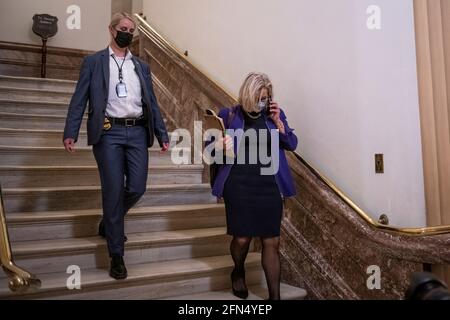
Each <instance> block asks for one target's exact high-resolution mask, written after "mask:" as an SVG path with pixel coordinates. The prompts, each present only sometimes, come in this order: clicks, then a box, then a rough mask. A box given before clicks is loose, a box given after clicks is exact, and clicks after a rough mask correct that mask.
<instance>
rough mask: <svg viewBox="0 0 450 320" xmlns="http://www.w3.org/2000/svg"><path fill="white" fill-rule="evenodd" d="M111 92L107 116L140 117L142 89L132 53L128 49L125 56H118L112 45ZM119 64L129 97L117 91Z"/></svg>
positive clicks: (110, 62) (110, 51) (110, 52)
mask: <svg viewBox="0 0 450 320" xmlns="http://www.w3.org/2000/svg"><path fill="white" fill-rule="evenodd" d="M109 56H110V58H109V92H108V103H107V105H106V116H108V117H112V118H139V117H140V116H142V115H143V111H142V91H141V90H142V89H141V83H140V82H139V77H138V75H137V73H136V70H135V67H134V63H133V61H132V60H131V57H132V54H131V52H130V51H129V50H127V54H126V56H125V62H124V61H123V59H124V58H119V57H116V55H115V54H114V52H113V50H112V49H111V47H109ZM113 57H114V58H115V59H116V61H117V63H118V64H119V66H122V63H123V66H122V76H123V80H122V82H123V83H125V85H126V87H127V97H125V98H119V97H118V96H117V93H116V86H117V84H118V83H119V82H120V81H119V67H118V66H117V64H116V62H115V61H114V58H113Z"/></svg>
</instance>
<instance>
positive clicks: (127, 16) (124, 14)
mask: <svg viewBox="0 0 450 320" xmlns="http://www.w3.org/2000/svg"><path fill="white" fill-rule="evenodd" d="M122 19H128V20H130V21H131V22H133V24H134V29H136V28H137V26H138V23H137V21H136V19H135V18H134V17H133V16H132V15H131V14H129V13H128V12H117V13H115V14H114V15H113V16H112V18H111V23H110V24H109V26H110V27H112V28H115V27H116V26H117V25H119V23H120V21H122Z"/></svg>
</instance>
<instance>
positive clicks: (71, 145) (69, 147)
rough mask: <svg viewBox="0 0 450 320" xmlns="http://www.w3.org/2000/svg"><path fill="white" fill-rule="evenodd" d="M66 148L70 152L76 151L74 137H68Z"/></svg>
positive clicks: (65, 141)
mask: <svg viewBox="0 0 450 320" xmlns="http://www.w3.org/2000/svg"><path fill="white" fill-rule="evenodd" d="M64 148H65V149H66V151H67V152H68V153H74V152H75V140H74V139H72V138H67V139H66V140H64Z"/></svg>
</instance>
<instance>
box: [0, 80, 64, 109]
mask: <svg viewBox="0 0 450 320" xmlns="http://www.w3.org/2000/svg"><path fill="white" fill-rule="evenodd" d="M72 95H73V93H71V92H69V91H67V90H44V89H33V88H21V87H9V86H3V85H0V97H2V98H3V99H10V100H18V101H39V100H44V101H49V100H50V101H53V102H58V103H65V104H67V105H69V103H70V99H71V98H72Z"/></svg>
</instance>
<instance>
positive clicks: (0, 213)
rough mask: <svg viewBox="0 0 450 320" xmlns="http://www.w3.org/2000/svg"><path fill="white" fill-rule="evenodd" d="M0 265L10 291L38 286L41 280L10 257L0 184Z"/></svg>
mask: <svg viewBox="0 0 450 320" xmlns="http://www.w3.org/2000/svg"><path fill="white" fill-rule="evenodd" d="M0 265H1V266H2V268H3V271H4V272H5V273H6V275H7V276H8V278H9V283H8V286H9V288H10V289H11V291H25V290H27V289H28V288H30V287H33V288H34V287H40V286H41V281H40V280H39V279H38V278H36V276H34V275H33V274H31V273H29V272H28V271H25V270H24V269H22V268H20V267H18V266H17V265H16V264H15V263H14V261H13V258H12V253H11V244H10V242H9V234H8V228H7V224H6V218H5V206H4V204H3V195H2V188H1V186H0Z"/></svg>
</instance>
